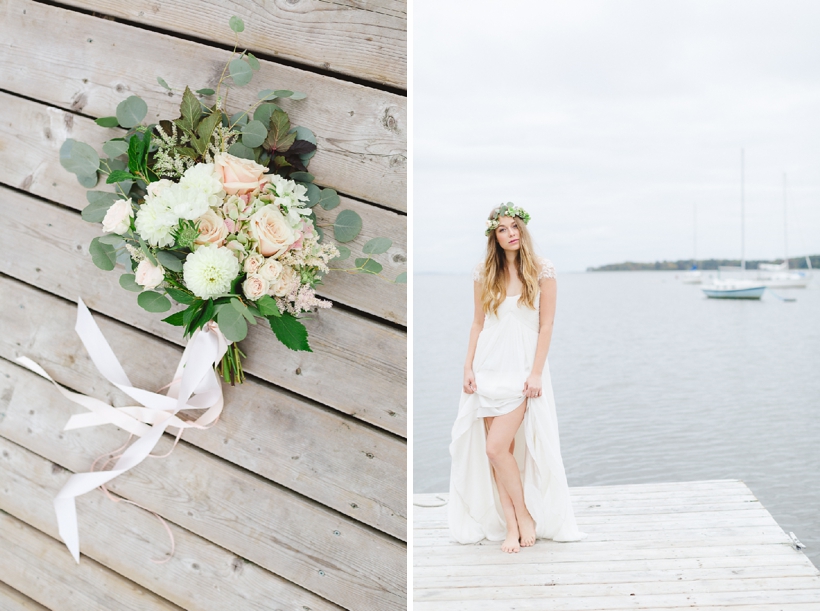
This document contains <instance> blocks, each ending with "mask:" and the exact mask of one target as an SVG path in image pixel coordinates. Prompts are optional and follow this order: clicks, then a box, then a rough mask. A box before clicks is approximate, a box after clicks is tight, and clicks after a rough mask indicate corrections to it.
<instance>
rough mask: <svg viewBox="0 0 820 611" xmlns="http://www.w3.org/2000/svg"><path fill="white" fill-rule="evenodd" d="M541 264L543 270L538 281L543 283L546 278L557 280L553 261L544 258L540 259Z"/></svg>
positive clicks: (539, 273)
mask: <svg viewBox="0 0 820 611" xmlns="http://www.w3.org/2000/svg"><path fill="white" fill-rule="evenodd" d="M538 261H539V263H540V264H541V270H540V271H539V272H538V281H539V282H541V280H543V279H544V278H555V277H556V273H555V266H554V265H553V264H552V261H550V260H549V259H545V258H543V257H539V258H538Z"/></svg>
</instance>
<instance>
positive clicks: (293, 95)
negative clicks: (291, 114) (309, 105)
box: [290, 91, 307, 100]
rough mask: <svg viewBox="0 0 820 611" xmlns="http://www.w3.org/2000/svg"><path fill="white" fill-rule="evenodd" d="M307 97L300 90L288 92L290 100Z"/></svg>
mask: <svg viewBox="0 0 820 611" xmlns="http://www.w3.org/2000/svg"><path fill="white" fill-rule="evenodd" d="M306 97H307V94H305V93H302V92H301V91H294V92H293V93H291V94H290V99H291V100H304V99H305V98H306Z"/></svg>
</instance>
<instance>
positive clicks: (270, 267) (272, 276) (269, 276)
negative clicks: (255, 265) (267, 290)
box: [259, 257, 282, 282]
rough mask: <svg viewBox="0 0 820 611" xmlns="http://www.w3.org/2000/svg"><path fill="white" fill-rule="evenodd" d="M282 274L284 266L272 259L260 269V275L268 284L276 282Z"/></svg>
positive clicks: (266, 261) (267, 260)
mask: <svg viewBox="0 0 820 611" xmlns="http://www.w3.org/2000/svg"><path fill="white" fill-rule="evenodd" d="M281 274H282V264H281V263H279V261H277V260H276V259H274V258H273V257H271V258H270V259H266V260H265V264H264V265H262V266H261V267H260V268H259V275H260V276H262V277H263V278H264V279H265V280H267V281H268V282H274V281H275V280H277V279H278V278H279V276H280V275H281Z"/></svg>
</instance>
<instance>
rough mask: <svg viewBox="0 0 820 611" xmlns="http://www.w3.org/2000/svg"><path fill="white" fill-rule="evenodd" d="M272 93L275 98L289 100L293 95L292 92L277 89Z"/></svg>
mask: <svg viewBox="0 0 820 611" xmlns="http://www.w3.org/2000/svg"><path fill="white" fill-rule="evenodd" d="M273 93H274V95H275V96H276V97H277V98H289V97H290V96H292V95H293V92H292V91H291V90H290V89H277V90H276V91H274V92H273Z"/></svg>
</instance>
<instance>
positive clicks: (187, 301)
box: [158, 251, 196, 305]
mask: <svg viewBox="0 0 820 611" xmlns="http://www.w3.org/2000/svg"><path fill="white" fill-rule="evenodd" d="M160 252H162V251H160ZM158 254H159V253H158ZM165 292H166V293H168V294H169V295H170V296H171V298H172V299H173V300H174V301H176V302H177V303H181V304H184V305H191V304H192V303H194V302H195V301H196V297H194V296H193V295H190V294H188V293H186V292H185V291H182V290H180V289H175V288H171V287H168V288H167V289H165Z"/></svg>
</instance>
